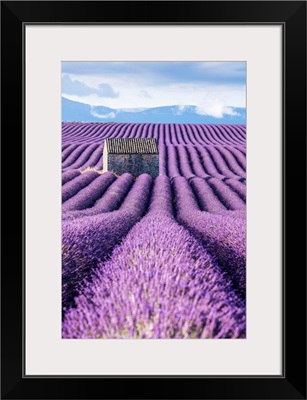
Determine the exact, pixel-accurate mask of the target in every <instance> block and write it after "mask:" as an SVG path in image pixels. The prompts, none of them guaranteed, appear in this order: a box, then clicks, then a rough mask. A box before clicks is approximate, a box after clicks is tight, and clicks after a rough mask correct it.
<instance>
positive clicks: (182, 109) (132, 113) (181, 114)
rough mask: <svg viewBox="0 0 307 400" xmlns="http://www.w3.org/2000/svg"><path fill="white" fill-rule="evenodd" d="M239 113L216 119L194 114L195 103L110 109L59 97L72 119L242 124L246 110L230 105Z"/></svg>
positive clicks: (65, 116)
mask: <svg viewBox="0 0 307 400" xmlns="http://www.w3.org/2000/svg"><path fill="white" fill-rule="evenodd" d="M232 109H233V111H234V112H235V113H238V114H239V115H224V116H223V118H215V117H212V116H210V115H200V114H197V113H196V106H191V105H188V106H179V105H173V106H162V107H154V108H145V109H144V108H143V109H142V108H140V109H135V108H134V109H127V108H125V109H112V108H109V107H104V106H90V105H89V104H84V103H79V102H76V101H72V100H68V99H66V98H65V97H62V121H64V122H72V121H80V122H149V123H150V122H151V123H195V124H245V122H246V121H245V119H246V109H245V108H235V107H232Z"/></svg>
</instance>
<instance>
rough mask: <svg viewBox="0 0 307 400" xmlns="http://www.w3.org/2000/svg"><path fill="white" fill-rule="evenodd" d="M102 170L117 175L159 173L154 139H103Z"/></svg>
mask: <svg viewBox="0 0 307 400" xmlns="http://www.w3.org/2000/svg"><path fill="white" fill-rule="evenodd" d="M103 170H104V171H112V172H114V173H115V174H117V175H122V174H124V173H125V172H129V173H130V174H131V175H133V176H135V177H136V176H139V175H141V174H149V175H151V176H152V177H153V178H156V177H157V176H158V175H159V151H158V146H157V142H156V139H150V138H114V139H111V138H109V139H105V141H104V147H103Z"/></svg>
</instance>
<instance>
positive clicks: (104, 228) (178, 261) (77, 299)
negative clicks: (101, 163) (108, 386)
mask: <svg viewBox="0 0 307 400" xmlns="http://www.w3.org/2000/svg"><path fill="white" fill-rule="evenodd" d="M68 175H69V174H68V173H66V174H64V175H63V179H64V181H66V183H65V184H64V185H63V200H64V202H63V224H62V225H63V226H62V230H63V239H62V249H63V279H62V282H63V317H64V322H63V336H64V337H95V338H96V337H165V338H166V337H176V338H179V337H216V338H217V337H224V338H226V337H244V335H245V322H244V321H245V319H244V318H245V311H244V310H245V301H244V299H245V258H246V257H245V235H246V232H245V228H246V227H245V204H244V198H245V195H244V193H245V192H244V189H245V185H243V184H242V183H241V182H238V181H235V180H233V181H230V182H232V184H234V185H235V186H236V187H237V188H236V189H237V190H236V191H235V190H234V189H232V188H231V185H227V183H226V182H227V181H226V182H222V181H219V180H214V178H212V179H210V180H208V181H206V180H202V179H200V178H195V179H193V180H192V181H191V183H189V182H188V180H186V179H185V178H183V177H176V178H174V179H173V180H172V182H171V181H170V179H169V178H168V177H165V176H160V177H158V178H156V179H155V181H153V180H152V178H151V177H150V176H149V175H146V174H143V175H141V176H140V177H139V178H138V179H137V180H136V181H134V180H133V178H132V176H131V175H130V174H124V175H122V176H121V177H120V178H118V179H116V177H115V176H114V175H113V174H112V173H108V172H107V173H104V174H102V175H100V174H98V173H96V172H93V171H90V172H86V173H84V174H81V175H77V176H75V177H73V175H74V174H73V173H71V175H70V177H69V176H68ZM69 178H70V180H68V181H67V179H69ZM210 181H213V184H212V182H211V184H210V183H209V182H210ZM228 183H229V182H228ZM211 185H212V186H211ZM216 189H218V193H219V196H217V195H215V193H217V192H216V191H215V190H216ZM68 193H70V194H73V193H75V194H74V195H72V196H71V197H70V194H68ZM204 209H205V210H207V211H203V210H204ZM117 245H118V247H116V246H117ZM115 247H116V249H115V250H114V248H115ZM113 250H114V251H113ZM112 252H113V253H112ZM111 255H112V256H111ZM110 256H111V260H110V259H109V258H110ZM97 268H98V269H97ZM93 271H95V274H94V277H93ZM131 277H133V278H131ZM119 278H120V279H119ZM84 280H87V283H85V281H84ZM164 281H165V284H164V283H163V282H164ZM106 282H107V283H106ZM157 282H160V284H159V285H160V286H159V285H158V286H157ZM114 285H115V286H114ZM120 285H122V287H120ZM151 285H153V286H152V287H151ZM161 285H162V286H161ZM144 286H146V291H145V292H146V293H144V292H142V293H139V289H140V287H141V288H143V289H144ZM147 286H148V287H147ZM154 287H156V291H154ZM159 287H160V289H159ZM205 288H207V289H205ZM209 288H210V290H209ZM166 289H167V290H166ZM97 290H98V292H97V293H96V291H97ZM93 291H94V292H93ZM187 293H188V294H187ZM78 294H80V295H79V296H78ZM183 294H184V295H183ZM92 296H94V297H95V301H94V300H93V298H92ZM97 296H98V297H97ZM130 296H132V297H130ZM138 296H140V298H138ZM144 296H145V298H146V301H145V300H144V299H143V298H144ZM141 299H143V303H140V301H141ZM140 304H141V305H142V307H143V306H144V307H145V306H146V305H147V306H148V307H149V305H150V307H152V306H153V304H159V307H158V309H157V310H153V309H146V310H147V311H146V310H143V311H141V310H140ZM209 305H210V307H209ZM127 307H128V308H129V312H128V311H127ZM186 307H187V308H186ZM204 307H205V308H204ZM145 308H146V307H145ZM179 308H180V309H181V313H182V312H185V311H184V310H185V309H186V312H187V313H188V314H185V313H184V314H182V315H181V314H180V310H179ZM165 309H166V310H167V313H166V314H165V312H166V311H165ZM174 312H176V313H177V318H179V319H180V321H181V322H180V324H179V325H178V326H177V325H173V323H172V322H171V321H172V320H171V319H170V320H168V317H169V316H170V315H173V316H175V315H176V313H175V314H174ZM101 313H103V317H102V314H101ZM135 313H136V314H135ZM206 313H207V314H208V315H207V314H206ZM131 315H132V316H134V318H135V320H134V322H133V321H131V320H130V319H129V318H130V317H131ZM127 318H128V320H127ZM186 318H188V320H187V319H186ZM208 318H209V319H210V321H211V322H210V324H208V323H206V321H207V320H208ZM166 321H168V323H167V324H166ZM99 324H102V325H99ZM161 324H162V325H161ZM195 324H196V325H195ZM124 326H125V329H126V330H125V329H124ZM183 326H185V329H183ZM170 330H172V333H171V332H170Z"/></svg>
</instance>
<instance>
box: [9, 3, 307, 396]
mask: <svg viewBox="0 0 307 400" xmlns="http://www.w3.org/2000/svg"><path fill="white" fill-rule="evenodd" d="M100 16H102V17H100ZM30 23H31V24H32V23H33V24H35V23H39V24H50V23H55V24H59V23H65V24H66V23H67V24H71V23H74V24H94V23H99V24H100V23H101V24H157V25H159V24H244V25H250V24H280V25H282V27H283V38H284V43H283V56H284V62H283V77H284V82H283V96H284V98H283V107H284V121H283V150H282V151H283V193H282V196H283V216H282V225H283V284H284V285H283V286H284V289H283V313H284V318H283V321H284V326H283V349H282V352H283V374H282V376H214V377H206V376H189V377H188V376H185V377H182V376H164V377H162V376H150V377H146V376H114V377H98V376H96V377H79V376H76V377H74V376H58V377H48V376H36V377H30V376H24V372H23V371H24V362H25V360H24V324H25V318H26V316H25V315H24V271H25V267H26V266H25V258H24V255H25V253H24V249H25V240H26V238H25V224H24V221H25V219H24V211H25V187H26V182H25V172H24V166H25V164H24V163H25V160H24V146H25V129H24V122H25V119H24V106H25V104H24V80H23V72H24V71H23V65H24V42H23V32H24V27H25V25H26V24H30ZM1 56H2V57H1V58H2V61H1V71H2V74H1V87H2V96H1V97H2V104H1V143H2V146H1V148H2V150H1V166H2V173H1V178H2V194H3V196H2V207H1V211H2V213H1V214H2V227H3V228H2V252H1V261H2V268H1V269H2V280H1V293H2V295H1V300H2V301H1V398H3V399H97V398H104V399H107V398H108V399H162V398H167V399H306V253H305V245H306V234H305V233H306V224H305V221H306V218H305V217H306V208H305V206H306V2H305V1H212V2H211V1H195V2H194V1H189V2H185V1H176V2H174V1H163V2H160V1H147V2H145V1H141V2H129V1H123V2H118V1H112V2H105V1H87V2H86V1H47V2H44V1H25V2H21V1H16V2H15V1H2V2H1ZM17 161H18V162H17ZM12 164H13V165H14V167H13V168H12V166H13V165H12ZM16 167H17V168H16ZM17 250H18V251H17ZM260 295H261V294H260Z"/></svg>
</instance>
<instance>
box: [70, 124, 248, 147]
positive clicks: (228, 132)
mask: <svg viewBox="0 0 307 400" xmlns="http://www.w3.org/2000/svg"><path fill="white" fill-rule="evenodd" d="M131 137H135V138H138V137H139V138H155V139H157V141H158V144H159V145H162V144H164V145H170V144H173V145H177V144H184V145H187V144H194V145H195V144H200V145H202V146H206V145H217V146H218V145H222V146H226V145H229V146H232V147H233V146H236V147H239V148H242V147H243V149H244V148H245V142H246V130H245V125H213V124H212V125H210V124H206V125H204V124H199V125H198V124H149V123H148V124H145V123H144V124H141V123H138V124H130V123H127V124H125V123H71V122H63V124H62V144H63V146H64V147H65V146H66V145H68V144H72V143H75V144H82V143H84V144H86V145H89V144H93V143H101V141H103V140H104V139H106V138H131Z"/></svg>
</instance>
